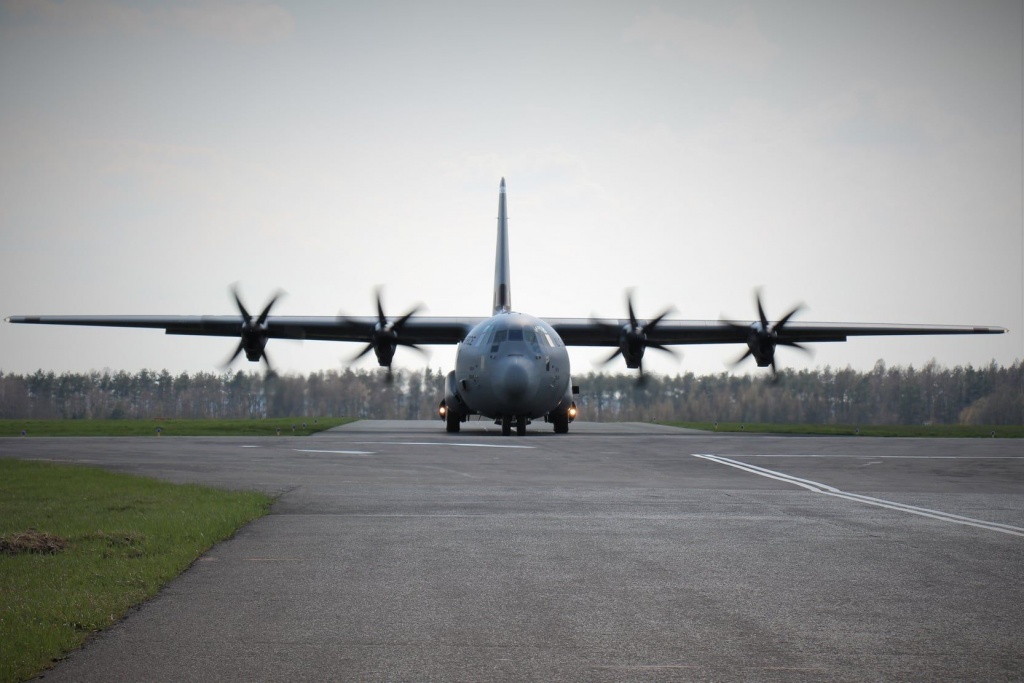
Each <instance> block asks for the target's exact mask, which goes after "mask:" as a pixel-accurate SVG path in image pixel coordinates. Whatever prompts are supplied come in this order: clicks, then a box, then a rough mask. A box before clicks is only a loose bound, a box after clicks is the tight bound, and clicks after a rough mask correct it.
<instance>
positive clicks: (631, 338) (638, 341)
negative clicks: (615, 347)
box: [619, 325, 647, 370]
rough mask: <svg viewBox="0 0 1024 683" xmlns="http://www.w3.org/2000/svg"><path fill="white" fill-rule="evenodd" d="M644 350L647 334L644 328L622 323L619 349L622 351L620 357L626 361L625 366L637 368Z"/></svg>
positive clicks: (632, 368) (631, 368) (645, 348)
mask: <svg viewBox="0 0 1024 683" xmlns="http://www.w3.org/2000/svg"><path fill="white" fill-rule="evenodd" d="M646 350H647V334H646V333H645V332H644V329H643V328H642V327H637V328H633V327H631V326H630V325H624V326H623V327H622V333H621V334H620V335H619V351H621V352H622V359H623V360H625V361H626V367H627V368H629V369H630V370H636V369H637V368H639V367H640V363H641V362H642V361H643V358H644V352H645V351H646Z"/></svg>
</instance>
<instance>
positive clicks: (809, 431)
mask: <svg viewBox="0 0 1024 683" xmlns="http://www.w3.org/2000/svg"><path fill="white" fill-rule="evenodd" d="M658 424H664V425H670V426H672V427H685V428H687V429H703V430H706V431H709V432H720V433H736V434H739V433H745V434H804V435H808V436H811V435H817V436H904V437H929V438H943V439H954V438H956V439H959V438H971V439H974V438H991V437H992V435H993V433H995V436H996V438H1000V439H1020V438H1024V426H1020V425H998V426H987V427H986V426H975V425H864V426H860V427H858V426H850V425H790V424H764V423H751V422H746V423H741V422H719V423H714V422H660V421H659V422H658Z"/></svg>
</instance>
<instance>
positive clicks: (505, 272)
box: [494, 178, 512, 313]
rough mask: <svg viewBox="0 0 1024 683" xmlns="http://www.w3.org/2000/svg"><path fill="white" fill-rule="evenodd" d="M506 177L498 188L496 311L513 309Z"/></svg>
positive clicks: (495, 262)
mask: <svg viewBox="0 0 1024 683" xmlns="http://www.w3.org/2000/svg"><path fill="white" fill-rule="evenodd" d="M505 211H506V210H505V179H504V178H502V179H501V187H500V188H499V190H498V244H497V246H496V247H495V253H494V312H495V313H501V312H502V311H511V310H512V276H511V274H510V273H509V268H508V216H507V214H506V212H505Z"/></svg>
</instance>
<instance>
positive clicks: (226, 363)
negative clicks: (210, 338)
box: [221, 342, 245, 370]
mask: <svg viewBox="0 0 1024 683" xmlns="http://www.w3.org/2000/svg"><path fill="white" fill-rule="evenodd" d="M244 349H245V345H244V344H243V343H242V342H238V346H237V347H236V348H235V352H234V353H233V354H231V357H230V358H228V359H227V360H226V361H224V364H223V365H221V367H222V368H224V369H225V370H227V369H228V368H229V367H231V364H232V363H234V362H235V359H236V358H238V355H239V354H240V353H242V351H243V350H244Z"/></svg>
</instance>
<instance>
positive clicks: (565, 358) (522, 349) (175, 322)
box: [7, 178, 1006, 435]
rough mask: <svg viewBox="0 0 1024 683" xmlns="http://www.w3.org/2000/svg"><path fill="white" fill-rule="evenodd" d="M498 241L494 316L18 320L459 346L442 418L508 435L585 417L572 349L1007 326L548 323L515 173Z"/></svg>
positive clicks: (639, 366) (249, 350)
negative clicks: (519, 252)
mask: <svg viewBox="0 0 1024 683" xmlns="http://www.w3.org/2000/svg"><path fill="white" fill-rule="evenodd" d="M498 192H499V194H498V240H497V248H496V254H495V264H494V310H493V314H492V315H491V316H490V317H487V318H482V317H479V318H442V317H424V316H421V317H417V316H416V313H417V310H416V309H413V310H412V311H410V312H409V313H406V314H405V315H403V316H402V317H400V318H397V319H391V318H388V316H387V315H385V313H384V307H383V305H382V304H381V299H380V292H379V291H378V292H377V316H376V317H369V316H367V317H347V316H336V317H294V316H271V315H270V309H271V308H272V307H273V305H274V302H275V301H276V300H277V296H274V297H273V298H272V299H271V300H270V302H269V303H268V304H267V305H266V306H265V307H264V308H263V311H262V312H261V313H260V314H259V315H258V316H255V317H254V316H253V315H252V314H250V313H249V311H248V310H247V309H246V308H245V306H244V305H243V304H242V301H241V299H240V298H239V297H238V294H237V292H236V293H235V295H234V296H235V303H236V305H237V306H238V312H239V314H240V316H239V317H235V316H183V317H173V316H12V317H10V318H8V319H7V320H8V322H12V323H35V324H44V325H95V326H104V327H151V328H158V329H163V330H164V331H165V333H166V334H190V335H212V336H218V337H238V338H239V342H238V346H237V347H236V349H235V352H234V354H233V355H232V356H231V358H230V360H229V361H228V364H230V363H231V362H232V361H234V360H235V359H236V358H237V357H238V356H239V355H240V354H241V353H242V352H243V351H244V352H245V357H246V358H248V359H249V360H250V361H253V362H259V361H260V360H262V361H263V362H264V363H266V364H267V367H268V370H269V368H270V362H269V359H268V357H267V351H266V346H267V340H269V339H282V338H283V339H312V340H327V341H345V342H364V343H365V344H366V346H365V347H364V348H363V350H362V351H361V352H360V353H359V354H358V355H357V356H356V357H357V358H359V357H361V356H363V355H365V354H367V353H369V352H370V351H371V350H372V351H373V352H374V354H376V356H377V361H378V362H379V363H380V365H381V366H384V367H387V368H388V369H389V370H390V368H391V361H392V359H393V358H394V355H395V351H396V350H397V348H398V347H399V346H406V347H411V348H419V346H420V345H424V344H457V345H458V348H457V350H456V355H455V369H454V370H452V371H451V372H449V373H448V375H447V377H446V379H445V384H444V397H443V399H442V400H441V402H440V404H439V406H438V415H439V416H440V417H441V419H442V420H444V422H445V425H446V427H447V430H448V431H449V432H458V431H459V429H460V425H461V423H462V422H465V421H466V420H467V418H468V417H469V416H471V415H482V416H484V417H486V418H489V419H493V420H494V421H495V423H496V424H500V425H501V431H502V433H503V434H505V435H508V434H510V433H511V431H512V427H513V426H514V427H515V428H516V433H517V434H519V435H523V434H525V433H526V426H527V425H528V424H529V423H530V422H532V421H533V420H538V419H543V420H544V421H546V422H549V423H552V424H553V425H554V431H555V432H556V433H559V434H564V433H566V432H568V431H569V423H570V422H571V421H572V420H573V418H574V417H575V416H576V404H575V402H574V396H575V394H576V393H578V391H579V390H578V388H577V387H574V386H573V384H572V380H571V377H570V374H569V355H568V352H567V350H566V347H567V346H606V347H612V348H614V349H615V352H614V353H613V354H612V355H611V356H610V357H609V358H608V361H611V360H613V359H614V358H615V357H617V356H619V355H621V356H622V358H623V360H625V362H626V367H628V368H632V369H636V370H639V372H640V376H641V378H642V377H643V358H644V352H645V351H646V350H647V349H648V348H654V349H660V350H663V351H670V349H669V346H671V345H677V344H730V343H740V344H746V346H747V350H746V353H745V354H744V355H743V357H742V358H740V360H744V359H746V358H747V357H753V359H754V361H755V362H756V363H757V365H758V366H759V367H767V366H771V368H772V372H773V373H774V372H775V349H776V348H777V347H778V346H791V347H796V348H803V347H802V346H801V344H803V343H805V342H837V341H846V338H847V337H850V336H864V335H934V334H1000V333H1003V332H1005V331H1006V330H1005V329H1003V328H1001V327H956V326H923V325H902V326H899V325H866V324H841V323H807V322H803V323H801V322H791V318H792V317H793V315H794V314H796V313H797V311H798V310H799V307H797V308H794V309H793V310H791V311H789V313H787V314H786V315H784V316H782V318H780V319H779V320H778V321H776V322H774V323H772V322H769V320H768V316H767V315H766V314H765V311H764V308H763V307H762V305H761V298H760V295H759V294H758V295H757V298H756V303H757V313H758V319H757V320H754V321H753V322H735V321H707V320H703V321H702V320H670V319H668V318H667V315H668V314H669V312H670V311H669V310H666V311H664V312H663V313H661V314H660V315H658V316H657V317H655V318H652V319H649V320H645V319H640V318H637V316H636V314H635V312H634V311H633V303H632V301H631V300H630V298H629V297H627V300H626V305H627V310H628V313H629V318H628V319H620V320H614V319H589V320H588V319H550V320H547V321H545V320H541V319H540V318H535V317H533V316H531V315H527V314H525V313H516V312H514V311H513V310H512V290H511V277H510V271H509V251H508V220H507V213H506V206H505V179H504V178H502V179H501V186H500V188H499V190H498Z"/></svg>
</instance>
